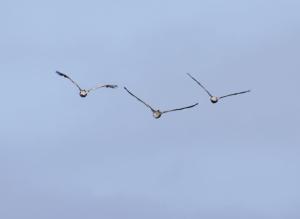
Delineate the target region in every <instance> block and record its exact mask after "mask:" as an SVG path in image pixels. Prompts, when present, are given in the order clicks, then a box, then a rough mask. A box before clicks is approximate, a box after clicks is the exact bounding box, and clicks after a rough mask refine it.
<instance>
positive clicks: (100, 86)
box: [88, 84, 118, 92]
mask: <svg viewBox="0 0 300 219" xmlns="http://www.w3.org/2000/svg"><path fill="white" fill-rule="evenodd" d="M117 87H118V85H112V84H105V85H97V86H96V87H93V88H91V89H89V90H88V92H91V91H93V90H97V89H99V88H112V89H114V88H117Z"/></svg>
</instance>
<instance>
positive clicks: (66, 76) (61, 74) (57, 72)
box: [56, 71, 82, 90]
mask: <svg viewBox="0 0 300 219" xmlns="http://www.w3.org/2000/svg"><path fill="white" fill-rule="evenodd" d="M56 74H58V75H60V76H62V77H64V78H67V79H69V80H70V81H71V82H72V83H73V84H75V86H76V87H77V88H78V89H79V90H82V89H81V87H80V86H79V85H78V84H77V83H76V82H75V81H73V79H72V78H70V77H69V76H68V75H66V74H64V73H61V72H59V71H56Z"/></svg>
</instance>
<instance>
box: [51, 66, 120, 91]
mask: <svg viewBox="0 0 300 219" xmlns="http://www.w3.org/2000/svg"><path fill="white" fill-rule="evenodd" d="M56 73H57V74H58V75H60V76H62V77H64V78H67V79H69V80H70V81H71V82H72V83H73V84H74V85H75V86H76V87H77V88H78V89H79V95H80V96H81V97H86V96H87V95H88V94H89V93H90V92H91V91H94V90H96V89H99V88H117V87H118V86H117V85H111V84H106V85H97V86H95V87H93V88H91V89H82V88H81V87H80V86H79V85H78V84H77V83H76V82H75V81H74V80H73V79H72V78H70V77H69V76H68V75H66V74H64V73H61V72H59V71H56Z"/></svg>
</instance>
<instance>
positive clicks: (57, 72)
mask: <svg viewBox="0 0 300 219" xmlns="http://www.w3.org/2000/svg"><path fill="white" fill-rule="evenodd" d="M56 74H58V75H60V76H63V77H65V78H67V77H68V76H67V75H66V74H64V73H61V72H60V71H56Z"/></svg>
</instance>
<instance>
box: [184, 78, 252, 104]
mask: <svg viewBox="0 0 300 219" xmlns="http://www.w3.org/2000/svg"><path fill="white" fill-rule="evenodd" d="M187 75H188V76H189V77H190V78H192V79H193V80H194V81H196V83H197V84H199V85H200V87H202V88H203V90H205V91H206V93H207V94H208V95H209V96H210V101H211V102H212V103H217V102H218V101H219V100H220V99H223V98H225V97H230V96H235V95H239V94H244V93H248V92H250V90H246V91H242V92H237V93H232V94H227V95H225V96H221V97H218V96H214V95H212V94H211V93H210V92H209V91H208V90H207V89H206V88H205V87H204V86H203V85H202V84H201V83H200V82H199V81H197V79H196V78H194V77H193V76H192V75H191V74H189V73H187Z"/></svg>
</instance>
